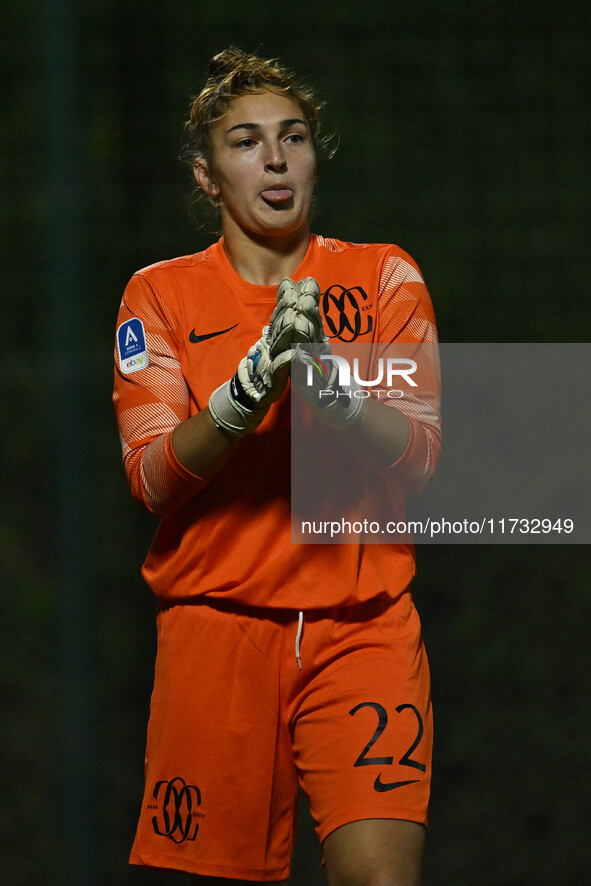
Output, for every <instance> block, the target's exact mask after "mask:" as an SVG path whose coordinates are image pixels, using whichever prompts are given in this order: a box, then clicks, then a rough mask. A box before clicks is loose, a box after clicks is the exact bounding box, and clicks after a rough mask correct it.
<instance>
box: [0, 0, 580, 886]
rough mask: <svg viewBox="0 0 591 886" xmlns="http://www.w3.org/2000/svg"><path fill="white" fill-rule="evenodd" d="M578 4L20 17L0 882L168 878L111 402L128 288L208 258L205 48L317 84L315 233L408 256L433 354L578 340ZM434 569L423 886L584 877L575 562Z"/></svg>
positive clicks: (11, 87) (5, 71) (558, 558)
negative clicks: (192, 108) (325, 158)
mask: <svg viewBox="0 0 591 886" xmlns="http://www.w3.org/2000/svg"><path fill="white" fill-rule="evenodd" d="M590 10H591V7H590V5H589V4H588V3H586V2H584V0H578V2H576V0H575V2H571V3H562V4H560V3H558V2H543V0H540V2H533V0H526V2H521V3H518V2H506V0H500V2H492V0H480V2H478V3H476V2H474V0H448V2H447V3H445V4H442V3H440V2H437V0H417V2H411V0H408V2H396V0H394V2H386V0H365V2H364V3H363V4H353V3H351V2H348V0H325V2H324V3H317V2H311V0H300V2H299V3H297V4H289V5H283V6H282V5H279V4H266V3H264V2H257V3H254V2H249V0H236V2H230V0H218V2H217V3H216V2H208V3H203V2H202V3H199V2H195V0H193V2H188V0H176V2H170V3H168V4H164V3H153V4H149V3H146V2H139V0H86V2H82V0H79V2H77V3H76V2H74V0H46V2H45V3H44V2H41V0H37V2H32V0H29V2H27V0H24V2H22V3H18V4H17V3H10V4H9V3H7V2H6V0H5V2H4V4H3V10H2V11H3V16H2V20H3V24H2V38H1V46H0V50H1V51H0V70H1V74H2V84H3V88H2V93H3V112H2V115H1V116H0V133H1V152H2V153H1V157H2V161H1V179H0V187H1V195H0V213H1V215H2V231H3V235H2V238H1V244H0V249H1V263H2V265H1V266H2V290H3V295H2V309H3V314H4V320H3V323H2V328H1V331H0V334H1V337H2V338H1V340H2V348H1V349H0V360H1V363H2V372H1V373H0V383H1V384H2V404H3V408H2V416H3V427H2V445H3V449H4V452H3V457H2V464H3V470H4V472H5V480H4V484H3V491H5V493H6V505H5V507H3V508H2V511H1V514H0V520H1V525H0V545H1V553H2V556H1V566H2V580H1V586H2V593H3V599H4V604H3V607H2V644H0V661H1V666H2V675H3V678H4V679H3V694H4V703H3V725H2V730H1V733H0V744H1V748H2V756H3V759H4V762H5V774H4V775H3V778H2V788H3V790H2V803H1V804H0V827H1V830H0V850H1V853H2V863H1V865H0V881H1V882H2V883H6V884H10V886H25V884H32V883H44V884H45V886H62V884H63V886H65V884H67V886H95V884H96V886H98V884H99V883H101V884H102V883H107V882H108V883H116V884H120V886H135V884H138V886H141V884H142V883H145V884H166V883H169V882H171V883H174V882H181V881H182V880H183V878H182V877H181V878H178V877H175V876H171V875H165V874H158V873H150V872H146V871H141V870H136V869H133V868H129V867H128V866H127V864H126V859H127V853H128V850H129V847H130V844H131V840H132V838H133V833H134V828H135V820H136V815H137V813H138V810H139V803H140V799H141V791H142V783H143V771H142V764H143V749H144V737H145V725H146V719H147V712H148V705H149V693H150V688H151V680H152V668H153V655H154V614H155V604H154V601H153V599H152V597H151V594H150V592H149V591H148V589H147V588H146V587H145V586H144V585H143V583H142V581H141V579H140V577H139V567H140V564H141V562H142V558H143V556H144V554H145V551H146V549H147V546H148V544H149V540H150V537H151V534H152V532H153V531H154V528H155V526H154V523H153V521H152V519H151V518H150V517H149V516H147V515H145V514H144V513H143V512H141V511H140V509H139V506H137V505H136V504H135V503H133V502H132V501H131V499H130V497H129V495H128V492H127V488H126V484H125V480H124V477H123V471H122V468H121V464H120V451H119V444H118V438H117V433H116V428H115V423H114V419H113V414H112V408H111V404H110V397H111V385H112V348H113V333H114V324H115V317H116V313H117V308H118V304H119V299H120V296H121V293H122V291H123V288H124V286H125V284H126V282H127V280H128V279H129V277H130V276H131V274H132V273H133V272H134V271H135V270H136V269H137V268H140V267H142V266H145V265H146V264H149V263H151V262H153V261H156V260H159V259H164V258H169V257H172V256H174V255H179V254H183V253H187V252H194V251H197V250H198V249H201V248H203V247H204V246H205V245H207V244H208V243H209V242H210V240H211V237H210V235H208V234H207V233H206V232H205V231H203V230H199V229H198V227H197V226H196V224H195V223H194V222H192V221H191V220H190V218H189V214H188V211H187V206H188V195H189V187H188V179H186V177H185V173H184V172H183V171H181V169H180V167H179V164H178V162H177V159H176V158H177V155H178V149H179V142H180V135H181V129H182V124H183V122H184V119H185V115H186V111H187V108H188V102H189V97H190V95H191V94H193V93H194V92H196V91H197V90H198V89H199V88H200V86H201V84H202V80H203V75H204V72H205V69H206V65H207V61H208V59H209V58H210V57H211V56H212V55H213V54H214V53H215V52H216V51H218V50H219V49H221V48H223V47H224V46H226V45H228V44H229V43H231V42H235V43H237V44H238V45H240V46H241V47H243V48H245V49H247V50H258V51H259V52H260V53H261V54H263V55H267V56H270V55H280V56H281V57H282V58H283V59H284V60H285V61H286V62H287V63H288V64H290V65H292V66H294V67H295V68H296V70H297V71H298V72H300V73H301V74H302V75H304V74H305V75H309V76H310V78H311V80H312V81H313V82H314V83H316V84H317V85H318V87H319V89H320V91H321V93H322V94H323V96H324V97H325V98H327V99H328V101H329V104H328V108H327V125H328V128H329V129H335V130H337V131H338V132H339V135H340V141H341V144H340V147H339V150H338V153H337V155H336V157H335V159H334V160H333V161H332V162H331V164H329V165H327V166H326V167H324V168H323V169H321V172H320V183H319V188H318V214H317V218H316V220H315V223H314V230H316V231H318V232H321V233H323V234H325V235H334V236H338V237H340V238H342V239H349V240H356V241H372V240H379V241H382V242H395V243H398V244H399V245H400V246H402V247H403V248H404V249H406V250H407V251H408V252H410V253H411V255H413V256H414V257H415V258H416V259H417V261H418V262H419V264H420V266H421V268H422V270H423V273H424V275H425V277H426V280H427V283H428V286H429V288H430V291H431V294H432V298H433V301H434V304H435V309H436V313H437V317H438V324H439V330H440V335H441V338H442V340H443V341H457V342H469V341H474V342H480V341H512V342H519V341H531V342H544V341H559V342H577V341H589V340H590V332H591V310H590V308H589V304H588V298H589V283H590V277H591V275H590V257H589V253H590V248H589V194H590V188H589V185H590V162H589V157H590V154H591V151H590V149H591V144H590V141H591V139H590V121H591V116H590V113H589V96H588V89H589V82H591V78H590V76H589V75H590V70H589V68H590V64H589V54H588V53H589V38H590V36H591V35H590V28H589V24H590ZM525 396H527V391H524V397H525ZM580 408H581V409H588V408H589V403H588V402H587V403H581V404H580ZM548 421H549V422H551V421H552V403H548ZM556 458H557V459H568V450H566V451H563V452H559V453H556ZM552 469H553V465H552V464H549V465H548V471H552ZM528 516H534V515H528ZM538 516H547V515H541V514H540V515H538ZM562 516H568V515H562ZM418 556H419V577H418V579H417V581H416V584H415V599H416V602H417V605H418V608H419V610H420V612H421V615H422V619H423V625H424V632H425V637H426V642H427V644H428V650H429V653H430V659H431V667H432V672H433V698H434V705H435V712H436V751H435V761H434V770H435V775H434V783H433V800H432V806H431V832H430V836H429V840H428V848H427V855H426V861H425V886H447V884H453V886H464V884H465V886H480V884H482V886H546V884H547V886H571V884H572V886H575V884H576V886H580V884H582V883H584V882H587V881H589V880H590V878H591V848H590V843H591V841H590V840H589V828H590V825H591V816H590V809H589V803H590V800H589V789H590V787H591V784H590V782H591V779H590V757H591V742H590V741H589V733H590V731H591V723H590V717H589V709H590V706H589V692H588V679H589V674H590V672H591V667H590V666H591V656H590V654H589V646H590V642H589V629H590V625H591V618H590V616H591V594H590V577H591V568H590V567H591V563H590V559H589V551H588V548H587V547H586V546H575V545H573V546H562V545H561V546H555V547H552V546H528V547H525V546H523V547H522V546H517V547H516V546H506V547H503V546H498V547H497V546H486V547H474V546H464V547H462V546H459V545H457V546H445V547H443V546H442V547H436V546H429V545H421V546H420V548H419V549H418ZM244 826H245V828H248V826H249V810H248V809H245V810H244ZM319 859H320V854H319V850H318V849H317V847H316V845H315V840H314V837H313V834H312V833H311V830H310V825H309V821H308V818H307V816H306V815H305V814H303V816H302V826H301V828H300V832H299V837H298V845H297V849H296V859H295V874H294V882H295V883H296V884H311V886H314V884H316V883H321V882H322V877H323V874H322V871H321V868H320V866H319Z"/></svg>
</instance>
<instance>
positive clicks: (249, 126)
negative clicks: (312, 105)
mask: <svg viewBox="0 0 591 886" xmlns="http://www.w3.org/2000/svg"><path fill="white" fill-rule="evenodd" d="M294 123H301V124H302V126H306V121H305V120H301V119H300V117H290V118H289V120H281V122H280V123H279V128H280V129H289V127H290V126H293V125H294ZM235 129H248V131H249V132H253V131H254V130H256V129H260V124H259V123H237V124H236V126H231V127H230V129H228V130H226V135H228V134H229V133H230V132H234V130H235Z"/></svg>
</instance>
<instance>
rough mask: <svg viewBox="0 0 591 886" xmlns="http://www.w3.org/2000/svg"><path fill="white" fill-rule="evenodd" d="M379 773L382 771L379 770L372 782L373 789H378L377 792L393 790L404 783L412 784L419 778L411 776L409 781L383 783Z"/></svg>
mask: <svg viewBox="0 0 591 886" xmlns="http://www.w3.org/2000/svg"><path fill="white" fill-rule="evenodd" d="M381 775H382V773H381V772H380V774H379V775H378V777H377V778H376V780H375V781H374V784H373V787H374V790H375V791H379V793H384V791H393V790H395V788H402V787H404V785H405V784H414V783H415V782H417V781H418V780H419V779H418V778H411V779H410V780H409V781H393V782H391V783H390V784H384V782H383V781H382V778H381Z"/></svg>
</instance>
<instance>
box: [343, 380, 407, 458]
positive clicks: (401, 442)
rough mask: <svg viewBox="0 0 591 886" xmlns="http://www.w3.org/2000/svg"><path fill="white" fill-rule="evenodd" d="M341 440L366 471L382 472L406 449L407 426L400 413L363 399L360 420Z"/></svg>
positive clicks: (382, 404)
mask: <svg viewBox="0 0 591 886" xmlns="http://www.w3.org/2000/svg"><path fill="white" fill-rule="evenodd" d="M340 435H341V439H342V440H343V442H344V443H345V444H346V446H347V447H348V448H349V449H350V450H351V451H352V452H354V453H355V454H356V455H357V456H358V457H359V458H360V459H361V460H362V461H363V462H364V463H365V464H366V465H368V467H370V468H372V469H373V470H375V471H379V470H383V469H384V468H387V467H389V466H390V465H392V464H394V463H395V462H397V461H398V460H399V459H400V458H401V457H402V455H404V452H405V451H406V448H407V446H408V442H409V440H410V426H409V423H408V419H407V418H406V416H405V415H403V413H402V412H400V410H398V409H396V408H395V407H392V406H386V405H385V404H384V403H380V402H379V401H378V400H374V399H372V398H369V397H368V398H366V399H365V400H364V410H363V414H362V416H361V419H360V420H359V421H358V422H356V423H355V424H353V425H351V426H350V427H345V428H343V430H342V431H340Z"/></svg>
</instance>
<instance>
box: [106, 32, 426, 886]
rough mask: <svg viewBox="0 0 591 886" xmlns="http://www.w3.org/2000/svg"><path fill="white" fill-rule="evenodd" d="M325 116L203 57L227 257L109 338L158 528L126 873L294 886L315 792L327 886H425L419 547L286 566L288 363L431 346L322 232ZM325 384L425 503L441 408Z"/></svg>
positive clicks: (128, 308)
mask: <svg viewBox="0 0 591 886" xmlns="http://www.w3.org/2000/svg"><path fill="white" fill-rule="evenodd" d="M320 110H321V106H320V103H319V102H318V101H317V99H316V98H315V96H314V94H313V93H312V92H311V91H310V90H309V89H308V88H305V87H304V86H302V85H301V84H299V83H298V82H297V81H296V80H295V78H294V76H293V74H292V73H291V72H290V71H289V70H287V69H286V68H285V67H284V66H283V65H282V64H281V63H280V62H279V61H278V60H276V59H271V60H266V59H261V58H258V57H256V56H253V55H249V54H246V53H243V52H241V51H239V50H237V49H234V48H232V49H229V50H226V51H224V52H221V53H219V54H218V55H216V56H215V57H214V58H213V59H212V61H211V63H210V66H209V78H208V79H207V82H206V84H205V86H204V88H203V90H202V91H201V93H200V94H199V95H198V96H197V98H196V99H195V100H194V101H193V103H192V106H191V111H190V118H189V120H188V122H187V124H186V146H185V156H186V157H187V158H188V159H189V162H190V164H191V167H192V170H193V173H194V176H195V179H196V182H197V185H198V188H199V189H200V191H201V193H202V195H203V196H204V197H205V199H207V200H208V201H209V202H210V203H212V204H214V205H215V207H216V208H217V210H218V211H219V215H220V219H221V229H222V235H223V236H222V237H221V239H219V240H218V241H217V242H216V243H214V244H213V245H212V246H210V247H209V248H208V249H206V250H205V251H204V252H200V253H197V254H195V255H188V256H183V257H181V258H176V259H172V260H170V261H163V262H159V263H157V264H154V265H151V266H150V267H148V268H144V269H143V270H141V271H138V273H136V274H135V275H134V276H133V277H132V279H131V281H130V283H129V284H128V286H127V288H126V290H125V294H124V296H123V300H122V303H121V308H120V312H119V318H118V324H117V347H116V368H115V394H114V401H115V407H116V412H117V418H118V422H119V429H120V434H121V440H122V447H123V458H124V464H125V469H126V472H127V476H128V479H129V483H130V486H131V490H132V493H133V494H134V495H135V496H136V497H137V498H138V499H139V500H140V501H141V502H142V503H143V504H144V505H145V506H146V507H147V508H148V509H149V510H150V511H152V512H153V513H154V514H156V515H157V516H158V517H159V518H160V524H159V528H158V531H157V533H156V536H155V538H154V541H153V543H152V545H151V548H150V551H149V554H148V556H147V559H146V562H145V564H144V567H143V575H144V577H145V578H146V580H147V582H148V583H149V585H150V586H151V588H152V589H153V591H154V593H155V594H156V596H157V598H158V601H159V610H158V653H157V660H156V670H155V684H154V691H153V696H152V703H151V710H150V721H149V727H148V739H147V751H146V786H145V794H144V798H143V803H142V809H141V814H140V820H139V825H138V830H137V834H136V839H135V843H134V846H133V850H132V854H131V862H132V863H133V864H138V865H144V866H147V867H155V868H165V869H171V870H177V871H184V872H187V873H189V874H191V875H193V876H192V881H193V882H195V883H227V882H234V883H236V882H239V883H242V882H244V883H252V882H253V881H254V882H261V883H262V882H265V883H284V882H287V880H288V878H289V871H290V862H291V854H292V849H293V842H294V827H295V811H296V798H297V794H298V789H299V788H300V787H301V789H302V790H303V791H304V793H305V795H306V797H307V799H308V801H309V803H310V809H311V813H312V816H313V819H314V822H315V826H316V831H317V834H318V839H319V841H320V843H321V846H322V851H323V855H324V860H325V864H326V871H327V876H328V882H329V884H331V886H345V884H347V886H372V884H373V886H378V884H379V886H386V884H391V886H394V884H396V886H416V884H418V883H419V881H420V867H421V855H422V849H423V842H424V836H425V826H426V822H427V804H428V796H429V782H430V770H431V744H432V722H431V703H430V689H429V671H428V664H427V659H426V656H425V652H424V647H423V643H422V639H421V630H420V623H419V619H418V616H417V613H416V610H415V608H414V605H413V602H412V599H411V595H410V591H409V584H410V582H411V579H412V577H413V575H414V572H415V559H414V548H413V546H412V544H406V543H396V544H394V543H391V544H367V543H365V542H364V540H363V538H361V537H358V538H356V539H353V540H352V541H350V543H348V544H345V545H331V544H292V542H291V534H290V490H291V478H290V398H291V387H292V386H291V385H290V372H291V366H292V359H291V357H292V353H293V350H292V345H293V344H294V343H297V342H310V343H311V344H312V345H313V344H315V343H316V344H321V345H325V346H327V347H328V343H329V342H330V345H331V346H332V347H333V348H337V347H338V345H339V342H341V341H347V342H351V341H357V342H360V343H367V344H371V345H375V344H376V343H378V344H379V345H380V346H381V345H382V344H384V343H386V344H387V343H390V342H408V343H413V342H416V343H417V344H419V345H427V346H428V345H430V344H431V345H433V343H434V342H435V341H436V330H435V324H434V317H433V311H432V307H431V302H430V299H429V295H428V293H427V290H426V287H425V284H424V282H423V279H422V277H421V274H420V271H419V269H418V267H417V265H416V264H415V262H414V261H413V260H412V259H411V258H410V256H408V255H407V254H406V253H405V252H403V251H402V250H401V249H399V248H398V247H396V246H392V245H384V244H377V245H376V244H364V245H360V244H352V243H346V242H342V241H339V240H336V239H334V238H332V237H331V238H325V237H321V236H318V235H313V234H311V233H310V223H309V217H310V205H311V201H312V195H313V192H314V188H315V185H316V181H317V164H318V160H319V157H320V156H321V155H322V153H323V152H324V151H325V149H326V144H325V143H324V142H323V140H322V139H321V138H320V136H319V115H320ZM329 375H330V373H329ZM333 382H334V380H333V379H332V377H330V378H327V379H326V382H325V383H326V385H329V386H330V385H333V387H332V388H331V390H332V391H333V394H334V396H333V397H332V399H331V398H329V400H330V403H329V404H328V405H329V406H330V408H326V406H327V404H326V403H322V404H318V405H317V406H314V405H313V406H312V412H313V413H316V416H317V418H318V419H319V421H320V423H321V425H322V426H323V428H324V432H325V433H327V434H328V435H329V438H330V435H335V439H336V437H337V436H340V437H341V438H343V439H345V441H346V444H347V446H349V448H350V449H351V450H352V451H354V452H355V453H357V454H358V455H359V458H360V459H362V461H363V464H364V465H365V466H366V469H367V470H368V471H371V472H374V473H375V471H378V472H379V475H380V477H381V480H380V482H382V483H383V484H386V485H388V486H389V487H391V488H393V489H397V488H400V489H406V488H409V487H413V488H414V487H417V488H419V487H421V486H422V485H424V483H425V482H427V480H428V478H429V476H430V475H431V473H432V471H433V470H434V467H435V463H436V460H437V457H438V453H439V446H440V433H439V421H438V414H437V410H436V409H435V410H434V409H433V408H432V406H426V405H424V404H423V405H421V403H420V401H418V400H417V398H416V397H415V398H414V399H413V398H409V399H408V400H406V399H401V400H390V401H388V402H380V401H379V399H378V398H376V397H375V396H371V397H367V396H365V397H361V396H355V395H354V394H355V392H354V391H353V390H352V389H350V390H349V391H348V396H347V392H346V391H345V392H343V390H341V389H336V387H335V386H334V384H333ZM343 394H344V395H343ZM294 396H296V395H295V394H294ZM364 469H365V468H364ZM296 482H297V478H296ZM397 494H398V493H394V496H395V497H396V495H397Z"/></svg>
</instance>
